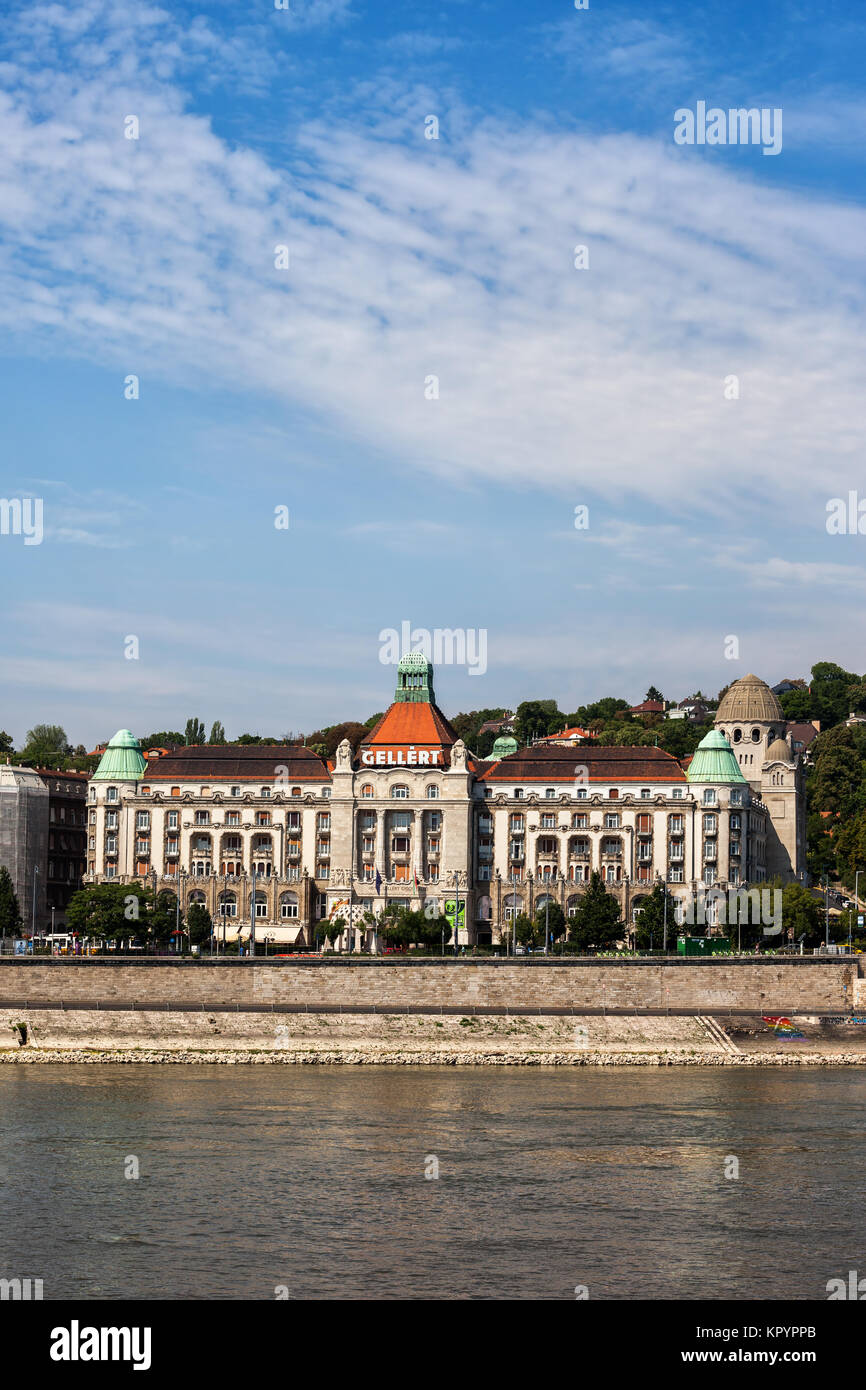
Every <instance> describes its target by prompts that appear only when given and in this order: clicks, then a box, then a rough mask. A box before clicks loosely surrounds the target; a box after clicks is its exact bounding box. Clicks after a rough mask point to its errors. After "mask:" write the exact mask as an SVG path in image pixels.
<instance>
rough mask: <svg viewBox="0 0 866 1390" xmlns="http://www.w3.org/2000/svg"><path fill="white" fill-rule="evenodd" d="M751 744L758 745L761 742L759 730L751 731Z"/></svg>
mask: <svg viewBox="0 0 866 1390" xmlns="http://www.w3.org/2000/svg"><path fill="white" fill-rule="evenodd" d="M752 742H753V743H760V742H761V730H760V729H753V730H752Z"/></svg>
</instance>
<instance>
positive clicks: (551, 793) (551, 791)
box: [544, 787, 556, 801]
mask: <svg viewBox="0 0 866 1390" xmlns="http://www.w3.org/2000/svg"><path fill="white" fill-rule="evenodd" d="M544 795H545V796H546V798H547V800H548V801H552V800H553V798H554V797H555V796H556V788H555V787H545V789H544Z"/></svg>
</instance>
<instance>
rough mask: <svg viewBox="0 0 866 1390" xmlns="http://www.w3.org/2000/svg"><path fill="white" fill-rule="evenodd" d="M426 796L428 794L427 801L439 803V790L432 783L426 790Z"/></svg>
mask: <svg viewBox="0 0 866 1390" xmlns="http://www.w3.org/2000/svg"><path fill="white" fill-rule="evenodd" d="M426 794H427V800H428V801H438V799H439V788H438V787H435V786H433V784H432V783H431V784H430V786H429V787H427V789H426Z"/></svg>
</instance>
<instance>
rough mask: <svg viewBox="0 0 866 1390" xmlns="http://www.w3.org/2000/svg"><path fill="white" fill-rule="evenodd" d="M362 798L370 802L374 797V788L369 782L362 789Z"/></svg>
mask: <svg viewBox="0 0 866 1390" xmlns="http://www.w3.org/2000/svg"><path fill="white" fill-rule="evenodd" d="M361 796H362V797H363V798H364V800H365V801H369V800H370V798H371V797H372V796H373V788H372V786H371V784H370V783H369V782H365V783H364V785H363V787H362V788H361Z"/></svg>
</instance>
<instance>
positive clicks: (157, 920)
mask: <svg viewBox="0 0 866 1390" xmlns="http://www.w3.org/2000/svg"><path fill="white" fill-rule="evenodd" d="M176 924H177V895H176V894H175V893H173V892H172V891H171V889H170V888H163V889H160V891H159V892H158V893H157V895H156V898H155V899H153V898H152V895H151V904H150V913H149V916H148V919H147V926H148V927H149V928H150V930H151V932H152V934H153V939H154V941H160V942H166V941H169V940H170V939H171V934H172V932H173V931H174V930H175V926H176Z"/></svg>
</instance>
